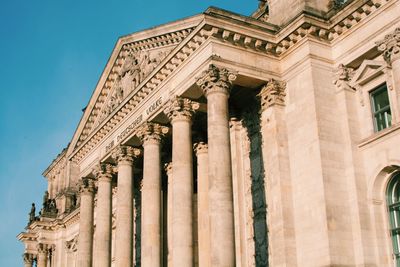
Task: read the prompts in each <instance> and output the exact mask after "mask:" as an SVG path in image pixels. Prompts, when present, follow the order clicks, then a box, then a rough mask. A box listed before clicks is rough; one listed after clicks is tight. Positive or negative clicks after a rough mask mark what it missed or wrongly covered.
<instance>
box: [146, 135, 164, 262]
mask: <svg viewBox="0 0 400 267" xmlns="http://www.w3.org/2000/svg"><path fill="white" fill-rule="evenodd" d="M143 157H144V170H143V188H142V190H143V191H142V246H141V247H142V250H141V251H142V265H141V266H143V267H156V266H160V264H161V161H160V144H159V142H151V141H150V142H145V143H144V154H143Z"/></svg>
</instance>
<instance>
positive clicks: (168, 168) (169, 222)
mask: <svg viewBox="0 0 400 267" xmlns="http://www.w3.org/2000/svg"><path fill="white" fill-rule="evenodd" d="M164 169H165V172H166V174H167V179H168V182H167V184H168V185H167V187H168V188H167V192H168V196H167V239H168V267H172V266H173V264H172V196H173V195H172V163H171V162H169V163H165V164H164Z"/></svg>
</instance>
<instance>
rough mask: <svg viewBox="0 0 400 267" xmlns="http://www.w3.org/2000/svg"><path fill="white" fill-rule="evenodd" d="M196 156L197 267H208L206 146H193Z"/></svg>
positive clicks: (208, 231) (208, 235)
mask: <svg viewBox="0 0 400 267" xmlns="http://www.w3.org/2000/svg"><path fill="white" fill-rule="evenodd" d="M193 147H194V151H195V153H196V156H197V214H198V217H197V224H198V238H199V266H201V267H208V266H210V245H211V242H210V215H209V204H208V186H209V182H208V146H207V144H206V143H204V142H199V143H196V144H194V146H193Z"/></svg>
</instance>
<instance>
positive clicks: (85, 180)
mask: <svg viewBox="0 0 400 267" xmlns="http://www.w3.org/2000/svg"><path fill="white" fill-rule="evenodd" d="M94 190H95V184H94V180H93V179H92V178H89V177H82V179H81V180H80V181H79V192H80V193H81V194H87V193H93V192H94Z"/></svg>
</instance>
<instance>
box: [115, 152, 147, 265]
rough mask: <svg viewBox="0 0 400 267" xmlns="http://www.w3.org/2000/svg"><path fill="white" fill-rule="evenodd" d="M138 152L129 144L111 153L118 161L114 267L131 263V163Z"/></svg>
mask: <svg viewBox="0 0 400 267" xmlns="http://www.w3.org/2000/svg"><path fill="white" fill-rule="evenodd" d="M140 154H141V151H140V150H139V149H137V148H133V147H131V146H119V147H117V149H116V150H115V151H114V153H113V157H114V158H115V159H116V160H117V162H118V182H117V186H118V192H117V214H116V220H117V228H116V233H115V263H116V264H115V266H116V267H129V266H132V263H133V239H132V236H133V163H134V159H136V158H137V157H138V156H139V155H140Z"/></svg>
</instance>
